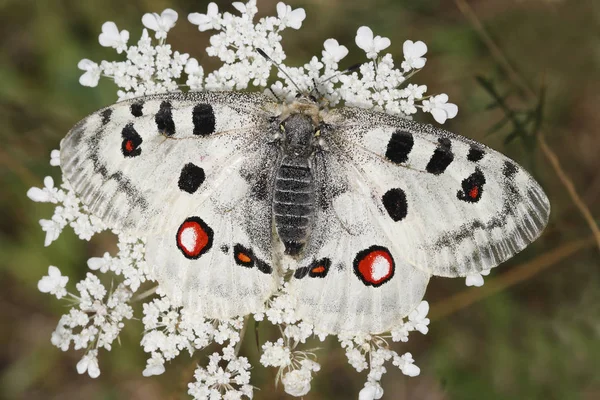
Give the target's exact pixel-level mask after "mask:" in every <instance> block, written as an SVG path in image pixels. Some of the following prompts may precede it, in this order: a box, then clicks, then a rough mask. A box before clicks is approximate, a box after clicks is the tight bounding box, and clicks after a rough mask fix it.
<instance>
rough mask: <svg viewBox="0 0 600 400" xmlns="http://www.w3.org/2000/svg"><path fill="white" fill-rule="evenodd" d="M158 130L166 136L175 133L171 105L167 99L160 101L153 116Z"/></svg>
mask: <svg viewBox="0 0 600 400" xmlns="http://www.w3.org/2000/svg"><path fill="white" fill-rule="evenodd" d="M154 121H155V122H156V127H157V128H158V131H159V132H160V133H161V134H163V135H166V136H173V135H174V134H175V122H174V121H173V106H172V105H171V102H169V101H163V102H162V103H160V109H159V110H158V112H157V113H156V116H155V117H154Z"/></svg>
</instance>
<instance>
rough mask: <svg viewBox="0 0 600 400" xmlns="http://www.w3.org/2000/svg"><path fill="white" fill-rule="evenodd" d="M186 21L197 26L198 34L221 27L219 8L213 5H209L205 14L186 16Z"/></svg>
mask: <svg viewBox="0 0 600 400" xmlns="http://www.w3.org/2000/svg"><path fill="white" fill-rule="evenodd" d="M188 21H190V22H191V23H192V24H194V25H198V30H199V31H200V32H204V31H207V30H209V29H219V28H220V27H221V24H220V23H219V7H218V6H217V5H216V4H215V3H209V4H208V10H207V11H206V14H200V13H191V14H190V15H188Z"/></svg>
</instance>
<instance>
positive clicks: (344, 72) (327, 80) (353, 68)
mask: <svg viewBox="0 0 600 400" xmlns="http://www.w3.org/2000/svg"><path fill="white" fill-rule="evenodd" d="M363 64H364V63H358V64H354V65H352V66H350V67H348V68H346V69H345V70H343V71H341V72H338V73H337V74H335V75H331V76H330V77H329V78H327V79H325V80H324V81H322V82H321V83H326V82H329V81H330V80H332V79H333V78H335V77H338V76H340V75H345V74H347V73H349V72H354V71H356V70H357V69H359V68H360V66H361V65H363Z"/></svg>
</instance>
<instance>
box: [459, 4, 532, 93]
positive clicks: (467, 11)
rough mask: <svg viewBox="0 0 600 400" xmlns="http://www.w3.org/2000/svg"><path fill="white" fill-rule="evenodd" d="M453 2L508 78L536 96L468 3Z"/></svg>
mask: <svg viewBox="0 0 600 400" xmlns="http://www.w3.org/2000/svg"><path fill="white" fill-rule="evenodd" d="M454 3H455V4H456V7H458V9H459V10H460V12H461V13H462V14H463V15H464V16H465V18H466V19H467V20H468V21H469V23H470V24H471V26H473V29H475V31H476V32H477V33H478V34H479V36H480V37H481V40H482V41H483V43H484V44H485V45H486V47H487V48H488V50H489V51H490V53H491V54H492V57H493V58H494V59H495V60H496V62H497V63H498V64H500V67H501V68H502V69H503V70H504V72H505V73H506V75H507V76H508V79H510V80H511V81H512V82H513V83H514V84H515V85H516V86H517V87H518V88H519V89H520V90H521V91H522V92H523V93H525V94H526V95H527V97H530V98H536V97H537V95H536V94H535V92H534V91H533V89H531V88H530V87H529V85H528V84H527V82H526V81H525V80H524V79H523V78H521V76H520V75H519V73H518V72H517V71H516V70H515V69H514V68H513V66H512V65H511V64H510V62H509V61H508V59H507V58H506V56H505V55H504V53H503V52H502V50H501V49H500V47H498V45H497V44H496V43H495V42H494V40H493V39H492V38H491V36H490V35H489V34H488V33H487V31H486V30H485V28H484V26H483V24H482V23H481V21H480V20H479V18H478V17H477V14H475V12H474V11H473V9H472V8H471V6H470V5H469V3H467V1H466V0H454Z"/></svg>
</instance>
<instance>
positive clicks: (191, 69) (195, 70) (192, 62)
mask: <svg viewBox="0 0 600 400" xmlns="http://www.w3.org/2000/svg"><path fill="white" fill-rule="evenodd" d="M184 71H185V73H186V74H188V75H195V76H202V75H204V69H203V68H202V66H201V65H200V64H198V60H196V59H195V58H190V59H189V60H188V61H187V63H186V64H185V69H184Z"/></svg>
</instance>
